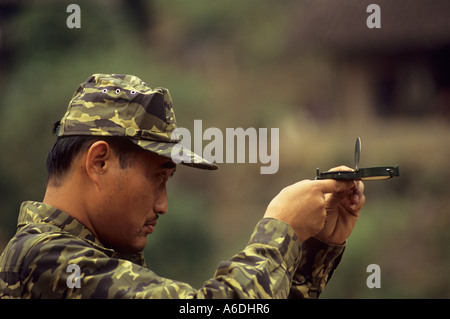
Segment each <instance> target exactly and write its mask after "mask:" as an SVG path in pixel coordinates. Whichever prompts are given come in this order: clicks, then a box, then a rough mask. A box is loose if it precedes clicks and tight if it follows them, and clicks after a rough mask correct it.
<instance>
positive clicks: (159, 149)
mask: <svg viewBox="0 0 450 319" xmlns="http://www.w3.org/2000/svg"><path fill="white" fill-rule="evenodd" d="M131 140H132V141H133V142H134V143H136V144H137V145H139V146H140V147H141V148H143V149H144V150H147V151H150V152H153V153H155V154H158V155H160V156H164V157H167V158H170V159H171V160H172V161H173V162H174V163H176V164H183V165H186V166H190V167H194V168H199V169H208V170H216V169H218V168H219V166H217V165H216V164H213V163H211V162H210V161H208V160H206V159H204V158H203V157H201V156H199V155H197V154H195V153H194V152H192V151H191V150H189V149H187V148H186V147H183V146H181V145H180V143H167V142H158V141H151V140H143V139H131Z"/></svg>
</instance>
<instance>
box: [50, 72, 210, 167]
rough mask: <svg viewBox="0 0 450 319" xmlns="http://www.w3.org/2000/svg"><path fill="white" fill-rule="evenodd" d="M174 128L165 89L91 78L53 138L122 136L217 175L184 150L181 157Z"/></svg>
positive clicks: (124, 78)
mask: <svg viewBox="0 0 450 319" xmlns="http://www.w3.org/2000/svg"><path fill="white" fill-rule="evenodd" d="M176 128H177V123H176V120H175V113H174V110H173V107H172V98H171V97H170V93H169V90H168V89H165V88H155V89H151V88H150V87H149V86H148V85H147V84H146V83H145V82H143V81H142V80H141V79H139V78H138V77H136V76H133V75H125V74H94V75H92V76H90V77H89V78H88V79H87V80H86V81H85V82H84V83H82V84H81V85H80V86H79V87H78V89H77V90H76V92H75V94H74V95H73V97H72V99H71V100H70V102H69V106H68V109H67V112H66V113H65V115H64V116H63V118H62V119H61V121H60V122H59V127H58V128H57V130H56V135H57V136H58V137H63V136H73V135H94V136H125V137H128V138H130V139H131V140H132V141H133V142H134V143H136V144H137V145H139V146H140V147H142V148H143V149H145V150H147V151H150V152H153V153H156V154H158V155H161V156H165V157H168V158H171V159H172V160H174V161H175V162H176V163H180V162H181V163H182V164H185V165H188V166H193V167H196V168H201V169H217V165H215V164H212V163H211V162H209V161H207V160H206V159H204V158H202V157H200V156H199V155H197V154H195V153H193V152H192V151H190V150H187V149H186V148H183V149H182V151H183V157H181V156H179V155H178V154H179V153H180V152H179V150H181V145H180V144H178V143H179V142H180V141H181V139H180V138H179V136H177V134H174V130H175V129H176ZM178 156H179V157H178ZM175 157H176V158H175Z"/></svg>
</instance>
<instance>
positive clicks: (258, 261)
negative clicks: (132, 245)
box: [0, 202, 344, 299]
mask: <svg viewBox="0 0 450 319" xmlns="http://www.w3.org/2000/svg"><path fill="white" fill-rule="evenodd" d="M343 250H344V246H333V245H328V244H326V243H323V242H321V241H319V240H317V239H315V238H310V239H308V240H306V241H305V242H303V243H301V242H299V241H298V239H297V237H296V236H295V233H294V231H293V230H292V228H291V227H290V226H288V225H287V224H285V223H283V222H281V221H278V220H276V219H270V218H263V219H261V220H260V221H259V223H258V224H257V226H256V228H255V231H254V233H253V234H252V236H251V239H250V241H249V243H248V244H247V246H246V247H245V249H244V250H243V251H242V252H240V253H238V254H236V255H235V256H233V257H232V258H231V259H230V260H228V261H223V262H221V263H220V264H219V266H218V268H217V270H216V273H215V275H214V277H213V278H211V279H209V280H207V281H206V282H205V283H204V285H203V286H202V287H200V288H199V289H194V288H193V287H192V286H190V285H189V284H186V283H182V282H179V281H175V280H170V279H166V278H162V277H160V276H158V275H157V274H156V273H154V272H153V271H151V270H149V269H148V268H146V267H145V261H144V258H143V254H142V253H139V254H136V255H134V256H123V255H120V254H119V253H117V252H115V251H114V250H112V249H109V248H107V247H105V246H104V245H102V244H101V243H100V242H99V241H98V239H97V238H95V237H94V236H93V234H92V233H91V232H90V231H89V230H88V229H87V228H86V227H84V226H83V225H82V224H81V223H80V222H78V221H77V220H76V219H74V218H72V217H71V216H69V215H68V214H66V213H64V212H62V211H61V210H59V209H57V208H54V207H52V206H49V205H47V204H43V203H39V202H24V203H23V204H22V206H21V211H20V214H19V219H18V230H17V233H16V235H15V236H14V237H13V238H12V239H11V241H10V242H9V243H8V245H7V247H6V248H5V250H4V251H3V253H2V255H1V256H0V297H2V298H221V299H225V298H287V297H296V298H298V297H300V298H317V297H318V296H319V294H320V292H321V291H322V290H323V288H324V286H325V284H326V283H327V282H328V280H329V278H330V277H331V275H332V273H333V271H334V269H335V267H336V266H337V264H338V263H339V260H340V258H341V256H342V252H343ZM69 265H72V266H69ZM74 265H75V266H74ZM71 267H75V268H76V269H75V268H71ZM77 269H78V271H79V272H78V273H77V271H76V270H77Z"/></svg>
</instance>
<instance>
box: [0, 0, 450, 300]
mask: <svg viewBox="0 0 450 319" xmlns="http://www.w3.org/2000/svg"><path fill="white" fill-rule="evenodd" d="M69 3H71V2H70V1H30V2H28V1H27V2H20V4H18V7H19V10H17V11H15V12H13V13H11V15H10V16H7V17H4V20H3V21H2V23H1V24H0V26H1V28H2V29H1V31H2V33H1V35H2V38H1V39H2V47H0V49H1V50H2V51H3V50H5V48H6V49H7V50H8V51H9V52H10V54H8V55H5V56H2V61H1V62H0V121H1V125H0V145H1V148H2V153H1V156H0V249H2V247H3V246H4V245H5V244H6V242H7V240H8V238H9V236H10V235H11V234H12V233H13V232H14V230H15V220H16V218H17V212H18V208H19V204H20V202H21V201H24V200H29V199H30V200H40V199H41V198H42V196H43V191H44V189H45V179H46V174H45V165H44V164H45V157H46V152H47V150H48V149H49V148H50V147H51V145H52V143H53V141H54V137H53V136H52V135H51V127H52V124H53V122H54V121H56V120H58V119H60V118H61V117H62V115H63V114H64V112H65V111H66V106H67V103H68V101H69V100H70V98H71V96H72V94H73V92H74V91H75V89H76V88H77V86H78V85H79V84H80V83H81V82H83V81H84V80H85V79H86V78H87V77H89V76H90V75H91V74H92V73H97V72H105V73H109V72H111V73H128V74H135V75H137V76H139V77H141V78H142V79H144V80H146V81H147V82H148V83H149V85H150V86H152V87H157V86H163V87H167V88H169V89H170V91H171V95H172V97H173V99H174V104H175V110H176V116H177V120H178V122H179V124H180V126H184V127H187V128H192V125H193V120H194V119H202V120H203V125H204V127H219V128H221V129H224V128H226V127H244V128H246V127H267V128H270V127H279V128H280V170H279V172H278V173H277V174H275V175H272V176H263V175H260V174H259V164H258V165H257V167H255V165H251V164H223V165H222V167H221V169H220V170H219V171H217V172H198V171H195V170H190V169H189V168H184V167H183V168H181V169H180V170H179V171H177V173H176V175H175V177H174V179H173V180H172V181H171V182H170V184H171V186H170V187H171V188H170V191H169V199H170V208H169V213H168V214H167V215H164V216H162V217H161V218H160V219H159V221H158V226H157V227H156V231H155V233H154V234H152V235H151V236H150V239H149V244H148V246H147V248H146V250H145V254H146V256H147V263H148V265H149V266H150V268H151V269H153V270H154V271H155V272H157V273H158V274H159V275H161V276H165V277H169V278H173V279H177V280H183V281H186V282H189V283H191V284H193V285H194V286H198V285H200V284H201V283H202V282H203V281H204V280H207V279H209V278H210V277H211V276H212V275H213V273H214V270H215V266H216V265H217V264H218V263H219V261H220V260H222V259H226V258H229V257H230V256H231V254H233V253H235V252H237V251H238V250H240V249H242V247H243V246H244V245H245V244H246V241H247V240H248V238H249V236H250V232H251V231H252V230H253V226H254V225H255V224H256V222H257V220H258V219H259V218H261V217H262V215H263V213H264V209H265V207H266V205H267V204H268V202H269V201H270V199H271V198H272V197H273V196H275V195H276V194H277V192H278V191H279V190H280V189H281V188H282V187H284V186H286V185H288V184H290V183H293V182H295V181H297V180H301V179H305V178H311V177H313V176H314V175H315V168H316V167H320V168H321V169H323V170H325V169H328V168H330V167H332V166H336V165H339V164H341V163H343V164H345V165H349V166H352V152H353V150H352V148H353V141H354V139H355V137H356V136H361V137H362V142H363V150H362V157H361V165H362V166H372V165H373V166H375V165H395V164H397V163H399V164H400V178H399V179H397V180H392V181H386V182H379V183H371V182H368V183H367V184H366V196H367V203H366V206H365V207H364V210H363V211H362V213H361V219H360V220H359V222H358V225H357V227H356V229H355V231H354V232H353V234H352V236H351V237H350V239H349V241H348V247H347V248H346V252H345V255H344V258H343V260H342V263H341V265H340V267H339V268H338V270H337V271H336V273H335V275H334V277H333V279H332V281H331V283H330V285H329V287H328V288H327V289H326V291H325V292H324V294H323V296H324V297H326V298H380V297H381V298H436V297H437V298H442V297H447V298H448V297H449V296H450V291H449V288H448V287H449V282H448V279H447V280H445V278H446V274H447V271H448V268H449V266H450V259H449V249H448V248H449V246H448V242H449V235H448V227H449V225H450V221H449V210H448V203H447V201H446V200H447V197H448V190H449V188H448V186H447V181H448V179H449V178H450V176H449V174H450V173H449V170H448V169H445V168H446V167H447V165H448V158H449V157H450V153H449V149H448V147H447V148H446V147H445V146H446V145H449V143H450V130H449V126H448V121H447V120H446V119H445V118H444V119H442V118H441V119H436V118H435V117H434V115H433V114H430V115H429V116H424V118H422V119H419V120H414V119H411V118H408V117H405V118H397V119H395V118H394V119H390V120H389V121H387V120H386V119H381V118H378V117H376V116H364V113H360V112H359V111H360V110H359V109H358V105H359V104H358V103H359V100H357V99H356V97H358V96H359V94H360V91H359V90H358V86H357V84H359V83H358V81H354V82H352V84H354V85H355V88H353V87H352V88H351V89H350V92H351V94H350V96H352V99H351V101H352V102H353V96H354V97H355V100H356V102H355V103H351V104H352V105H351V106H348V108H349V110H350V111H349V110H348V109H346V107H347V106H346V105H344V106H343V105H342V104H339V103H337V102H336V103H334V102H335V100H337V98H338V97H339V96H340V95H341V93H342V92H341V91H340V89H341V88H342V87H343V86H342V83H340V80H339V79H342V78H340V77H339V76H338V75H340V76H342V68H340V67H338V66H337V65H339V63H338V62H339V57H338V56H335V55H333V52H324V51H321V50H318V51H314V50H311V49H310V48H304V49H303V48H299V46H298V45H296V43H292V41H293V40H292V39H293V34H295V30H296V28H297V27H298V25H299V22H298V21H297V20H296V12H298V11H302V10H307V8H304V7H302V6H301V5H300V4H298V2H297V1H282V2H277V3H276V5H274V2H273V1H266V0H264V1H258V2H256V1H234V0H233V1H214V2H211V1H206V0H196V1H176V2H167V1H162V0H157V1H110V2H109V1H108V2H106V1H78V2H77V3H78V4H79V5H80V7H81V10H82V11H81V19H82V20H81V29H68V28H67V27H66V18H67V16H68V13H66V7H67V5H68V4H69ZM138 13H139V14H138ZM3 57H4V59H3ZM336 61H337V62H336ZM343 65H345V63H344V64H343ZM340 66H341V67H342V64H341V65H340ZM350 70H351V69H350ZM353 104H354V105H353ZM355 105H356V106H355ZM369 114H372V113H371V112H369ZM372 263H375V264H379V265H380V267H381V284H382V288H380V289H369V288H367V286H366V278H367V276H368V273H366V267H367V266H368V265H369V264H372ZM447 277H448V276H447Z"/></svg>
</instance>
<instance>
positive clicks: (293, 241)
mask: <svg viewBox="0 0 450 319" xmlns="http://www.w3.org/2000/svg"><path fill="white" fill-rule="evenodd" d="M175 128H176V121H175V115H174V111H173V108H172V100H171V98H170V95H169V92H168V90H167V89H164V88H156V89H151V88H150V87H149V86H148V85H147V84H146V83H144V82H143V81H141V80H140V79H139V78H137V77H135V76H130V75H114V74H112V75H107V74H94V75H93V76H91V77H89V78H88V79H87V81H86V82H85V83H83V84H82V85H81V86H80V87H79V88H78V90H77V91H76V92H75V94H74V96H73V98H72V100H71V101H70V103H69V107H68V110H67V112H66V114H65V115H64V117H63V118H62V120H61V121H60V122H58V123H56V126H55V134H56V135H57V136H58V138H57V141H56V143H55V145H54V146H53V149H52V150H51V151H50V152H49V155H48V158H47V169H48V174H49V175H48V183H47V189H46V193H45V196H44V199H43V202H24V203H23V204H22V206H21V209H20V214H19V219H18V230H17V233H16V235H15V236H14V238H12V240H11V241H10V242H9V244H8V245H7V247H6V249H5V250H4V252H3V253H2V255H1V257H0V296H2V297H4V298H287V297H300V298H317V297H318V296H319V294H320V292H321V291H322V290H323V288H324V286H325V284H326V283H327V282H328V280H329V279H330V277H331V275H332V273H333V271H334V269H335V268H336V266H337V264H338V263H339V260H340V258H341V256H342V253H343V250H344V247H345V242H346V239H347V237H348V236H349V235H350V233H351V231H352V229H353V227H354V225H355V223H356V220H357V219H358V214H359V211H360V209H361V207H362V206H363V204H364V201H365V197H364V194H363V188H364V186H363V184H362V183H360V182H338V181H334V180H320V181H311V180H305V181H301V182H298V183H296V184H293V185H291V186H288V187H286V188H285V189H283V190H282V191H281V192H280V193H279V194H278V195H277V196H276V197H275V198H274V199H273V200H272V201H271V202H270V204H269V205H268V207H267V210H266V212H265V215H264V218H262V219H261V220H260V221H259V222H258V224H257V225H256V228H255V231H254V233H253V234H252V236H251V237H250V241H249V243H248V245H247V246H246V247H245V249H244V250H243V251H242V252H240V253H238V254H236V255H235V256H234V257H232V258H231V259H230V260H228V261H224V262H221V263H220V264H219V266H218V268H217V271H216V273H215V275H214V277H213V278H211V279H209V280H207V281H206V282H205V283H204V285H203V286H202V287H200V288H199V289H194V288H193V287H191V286H190V285H189V284H186V283H182V282H177V281H174V280H170V279H166V278H162V277H159V276H158V275H157V274H155V273H154V272H152V271H151V270H149V269H147V268H146V267H145V262H144V259H143V254H142V250H143V249H144V247H145V245H146V242H147V236H148V235H149V234H151V233H152V232H153V231H154V230H155V226H156V224H157V219H158V216H159V215H161V214H165V213H166V212H167V210H168V199H167V193H166V183H167V181H168V178H169V177H170V176H171V175H172V174H173V173H174V171H175V168H176V165H175V163H174V162H175V161H174V160H175V158H176V157H177V156H178V155H179V153H178V150H177V147H178V146H177V143H178V142H179V140H178V139H177V137H176V136H175V134H172V132H173V130H174V129H175ZM183 151H184V154H183V159H184V162H183V164H185V165H187V166H193V167H195V168H200V169H212V170H213V169H216V168H217V166H216V165H214V164H212V163H210V162H208V161H207V160H205V159H203V158H201V157H199V156H197V155H196V154H194V153H190V154H188V155H189V157H190V160H186V152H187V150H186V149H184V150H183ZM176 159H177V160H178V159H179V158H176ZM178 162H179V161H178ZM339 169H348V168H345V167H340V168H339ZM186 267H189V265H186Z"/></svg>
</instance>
